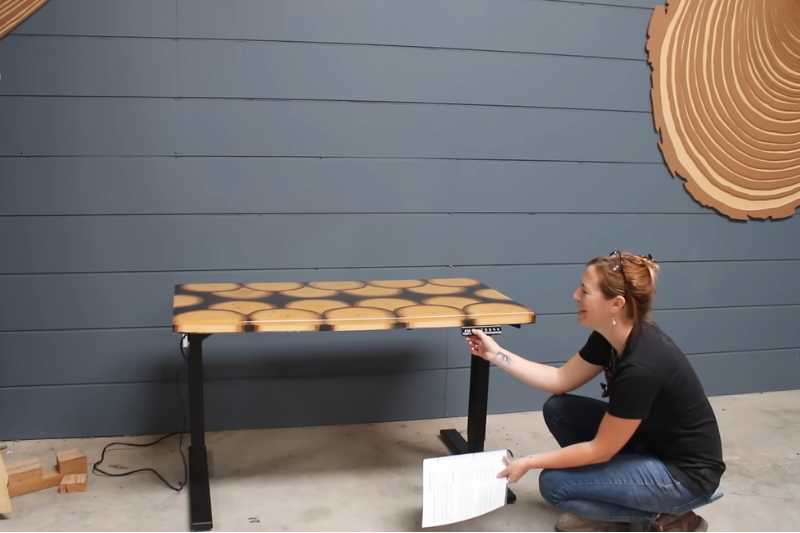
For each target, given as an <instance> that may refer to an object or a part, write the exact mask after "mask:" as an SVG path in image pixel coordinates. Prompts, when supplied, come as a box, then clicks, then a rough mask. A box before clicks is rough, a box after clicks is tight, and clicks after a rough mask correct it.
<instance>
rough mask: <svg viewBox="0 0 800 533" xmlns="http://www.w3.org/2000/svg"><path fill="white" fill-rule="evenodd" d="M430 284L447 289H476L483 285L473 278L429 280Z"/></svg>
mask: <svg viewBox="0 0 800 533" xmlns="http://www.w3.org/2000/svg"><path fill="white" fill-rule="evenodd" d="M428 282H429V283H433V284H434V285H444V286H445V287H474V286H475V285H480V284H481V282H480V281H478V280H476V279H472V278H435V279H429V280H428Z"/></svg>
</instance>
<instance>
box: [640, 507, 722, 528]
mask: <svg viewBox="0 0 800 533" xmlns="http://www.w3.org/2000/svg"><path fill="white" fill-rule="evenodd" d="M645 531H708V522H706V521H705V519H703V517H702V516H698V515H696V514H695V513H694V511H689V512H688V513H686V514H684V515H681V516H675V515H673V514H664V515H661V516H659V517H658V518H657V519H656V523H655V524H653V525H652V526H650V527H649V528H646V529H645Z"/></svg>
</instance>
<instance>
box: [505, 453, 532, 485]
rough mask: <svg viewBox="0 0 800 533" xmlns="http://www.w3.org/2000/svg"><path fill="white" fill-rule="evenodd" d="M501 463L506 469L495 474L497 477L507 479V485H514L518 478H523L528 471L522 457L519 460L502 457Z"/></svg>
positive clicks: (528, 468) (526, 463)
mask: <svg viewBox="0 0 800 533" xmlns="http://www.w3.org/2000/svg"><path fill="white" fill-rule="evenodd" d="M503 462H504V463H505V464H506V469H505V470H503V471H502V472H500V473H499V474H497V477H498V478H502V477H508V482H509V483H516V482H517V481H519V478H521V477H522V476H524V475H525V474H526V473H527V472H528V470H530V467H529V466H528V462H527V461H526V460H525V458H524V457H523V458H520V459H509V458H508V457H503Z"/></svg>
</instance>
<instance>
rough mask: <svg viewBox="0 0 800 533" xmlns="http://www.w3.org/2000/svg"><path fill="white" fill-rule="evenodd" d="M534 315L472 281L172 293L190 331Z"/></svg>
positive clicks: (189, 287) (220, 287)
mask: <svg viewBox="0 0 800 533" xmlns="http://www.w3.org/2000/svg"><path fill="white" fill-rule="evenodd" d="M372 283H377V284H378V285H387V287H381V286H378V285H373V284H372ZM534 319H535V315H534V313H533V311H531V310H529V309H527V308H525V307H523V306H521V305H519V304H518V303H517V302H515V301H513V300H511V299H510V298H508V297H507V296H505V295H503V294H500V293H499V292H497V291H495V290H494V289H491V288H489V287H487V286H486V285H483V284H482V283H480V282H479V281H477V280H474V279H472V278H452V279H451V278H434V279H431V280H414V279H412V280H408V279H403V280H377V281H373V282H362V281H319V282H309V283H298V282H288V283H283V282H275V283H208V284H184V285H176V286H175V294H174V296H173V330H174V331H180V332H188V333H217V332H219V333H222V332H231V333H233V332H238V331H248V332H249V331H317V330H338V331H357V330H378V329H398V328H408V329H414V328H430V327H459V326H469V325H473V324H474V325H503V324H507V325H508V324H514V325H517V324H525V323H531V322H534Z"/></svg>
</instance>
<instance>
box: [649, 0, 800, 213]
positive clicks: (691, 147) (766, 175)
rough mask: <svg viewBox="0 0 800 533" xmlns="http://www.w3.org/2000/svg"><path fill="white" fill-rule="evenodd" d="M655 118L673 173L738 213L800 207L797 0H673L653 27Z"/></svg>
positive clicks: (659, 10)
mask: <svg viewBox="0 0 800 533" xmlns="http://www.w3.org/2000/svg"><path fill="white" fill-rule="evenodd" d="M648 35H649V37H648V41H647V52H648V61H649V62H650V64H651V67H652V80H651V81H652V102H653V114H654V120H655V127H656V129H657V130H658V131H660V133H661V144H660V147H661V151H662V153H663V155H664V159H665V161H666V163H667V166H668V167H669V169H670V171H671V172H672V174H673V175H675V174H677V175H679V176H680V177H681V178H683V179H684V180H685V184H684V186H685V187H686V189H687V190H688V191H689V193H690V194H691V195H692V196H693V197H694V198H695V199H696V200H697V201H698V202H700V203H701V204H702V205H705V206H709V207H712V208H714V209H716V210H717V211H719V212H720V213H722V214H724V215H726V216H728V217H731V218H734V219H747V218H748V217H749V218H769V217H773V218H783V217H789V216H792V215H793V214H794V212H795V209H796V208H797V207H798V206H800V2H798V1H797V0H725V1H721V0H717V1H710V0H669V1H668V2H667V7H666V8H665V7H664V6H657V7H656V8H655V9H654V11H653V15H652V17H651V19H650V25H649V28H648Z"/></svg>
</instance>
